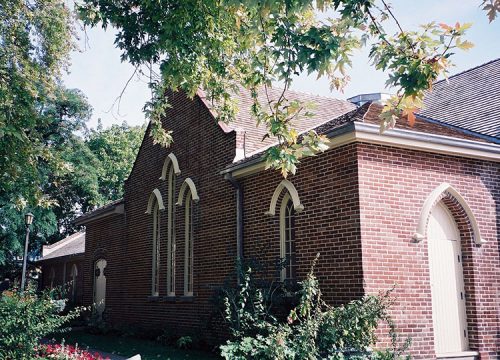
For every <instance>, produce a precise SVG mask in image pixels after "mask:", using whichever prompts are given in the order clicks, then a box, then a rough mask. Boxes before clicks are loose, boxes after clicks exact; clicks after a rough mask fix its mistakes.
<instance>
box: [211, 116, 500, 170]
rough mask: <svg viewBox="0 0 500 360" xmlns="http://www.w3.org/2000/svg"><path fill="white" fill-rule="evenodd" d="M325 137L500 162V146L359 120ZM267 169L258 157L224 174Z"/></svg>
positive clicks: (340, 142)
mask: <svg viewBox="0 0 500 360" xmlns="http://www.w3.org/2000/svg"><path fill="white" fill-rule="evenodd" d="M325 135H326V136H327V137H328V138H330V146H329V148H330V149H333V148H336V147H339V146H342V145H346V144H349V143H353V142H359V143H368V144H378V145H385V146H392V147H397V148H403V149H413V150H418V151H423V152H428V153H437V154H445V155H452V156H460V157H463V158H471V159H480V160H485V161H493V162H500V144H492V143H485V142H480V141H474V140H467V139H460V138H455V137H451V136H445V135H436V134H429V133H423V132H418V131H414V130H404V129H392V130H387V131H385V132H384V133H383V134H381V133H380V127H379V126H378V125H374V124H367V123H363V122H358V121H355V122H350V123H347V124H345V125H342V126H340V127H338V128H335V129H333V130H331V131H329V132H325ZM264 168H265V163H264V158H263V156H258V157H255V158H251V159H249V160H248V161H246V162H245V161H244V162H240V163H236V164H234V165H233V166H230V167H228V168H226V169H225V170H223V171H221V174H222V175H225V176H230V177H234V178H241V177H245V176H247V175H250V174H255V173H257V172H259V171H262V170H264Z"/></svg>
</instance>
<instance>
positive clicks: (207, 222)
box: [77, 60, 500, 359]
mask: <svg viewBox="0 0 500 360" xmlns="http://www.w3.org/2000/svg"><path fill="white" fill-rule="evenodd" d="M499 80H500V60H496V61H492V62H490V63H487V64H484V65H482V66H479V67H477V68H474V69H470V70H468V71H466V72H464V73H461V74H458V75H455V76H453V77H451V78H450V80H449V82H438V83H436V84H435V87H434V91H433V92H432V93H430V94H429V95H428V96H427V98H426V105H427V107H426V109H425V110H423V111H422V112H421V113H419V114H418V116H417V121H416V123H415V124H414V125H413V126H409V125H408V124H406V123H405V121H403V120H401V121H400V122H399V123H398V125H397V127H396V129H394V130H390V131H387V132H385V133H384V134H380V133H379V125H378V114H379V113H380V111H381V106H380V105H377V104H375V103H366V104H364V105H361V106H356V105H354V104H353V103H350V102H346V101H341V100H336V99H330V98H325V97H317V96H312V95H308V94H300V93H293V92H292V93H290V97H292V98H294V97H295V98H298V99H301V100H312V101H315V102H316V103H317V109H316V110H315V116H314V117H312V118H310V119H307V120H306V121H304V122H303V123H302V124H300V126H299V130H300V131H307V130H309V129H315V130H316V131H317V132H318V133H320V134H325V135H327V136H328V137H329V138H330V140H331V144H330V147H329V150H327V151H326V152H324V153H322V154H320V155H319V156H316V157H310V158H305V159H304V160H303V161H302V162H301V164H300V166H299V170H298V172H297V174H296V175H293V176H289V177H288V178H287V179H286V180H285V179H283V178H282V177H281V175H280V174H279V173H277V172H273V171H269V170H267V171H266V170H264V167H265V164H264V160H263V156H262V155H263V152H264V150H265V149H266V148H268V147H269V146H271V145H273V141H274V140H273V139H269V138H268V139H266V140H264V141H262V138H263V135H264V134H265V129H263V128H261V127H255V123H254V121H253V120H252V119H251V118H250V109H249V106H250V95H249V94H247V93H245V92H243V91H242V92H240V93H239V94H238V95H237V96H238V97H239V106H240V111H239V114H238V115H237V118H236V120H235V121H234V122H233V123H231V124H230V125H225V124H221V123H219V124H218V123H217V122H216V121H215V117H214V115H213V113H212V111H211V109H210V104H209V102H208V101H207V100H206V98H205V97H204V94H203V93H202V92H199V93H198V94H197V95H196V96H195V97H194V98H193V99H189V98H187V97H186V96H185V95H184V94H182V93H175V94H171V95H170V96H169V101H170V103H171V104H172V108H171V109H169V110H168V111H167V114H166V116H165V118H164V119H163V126H164V128H166V129H169V130H173V136H174V139H175V142H174V143H173V144H172V146H170V147H169V148H168V149H165V148H162V147H161V146H159V145H154V144H153V141H152V139H151V137H150V136H149V129H148V130H147V132H146V136H145V137H144V140H143V143H142V146H141V148H140V150H139V153H138V155H137V159H136V161H135V164H134V167H133V170H132V172H131V174H130V177H129V178H128V180H127V181H126V184H125V196H124V198H123V200H120V201H117V202H115V203H112V204H109V205H107V206H105V207H103V208H100V209H98V210H96V211H94V212H91V213H88V214H84V215H83V216H81V217H80V218H79V219H77V223H78V224H82V225H85V227H86V240H85V241H86V251H85V258H84V264H83V274H84V283H83V288H84V289H85V291H84V302H85V303H86V304H89V303H92V302H98V303H100V304H102V305H101V306H100V308H99V311H100V312H101V313H102V315H103V316H104V317H105V318H106V319H107V321H109V322H110V323H112V324H115V325H123V324H127V325H136V326H141V327H153V328H155V327H156V328H160V329H164V328H167V327H169V328H171V329H173V330H174V331H178V332H179V333H180V334H181V333H183V332H192V331H196V329H206V327H209V326H210V324H212V323H213V321H212V320H213V319H212V314H213V305H212V302H211V297H212V296H213V292H214V290H213V289H214V287H216V286H218V285H220V284H221V283H222V282H223V281H224V280H225V279H226V278H227V276H228V274H230V273H231V272H232V270H233V268H234V263H235V259H236V258H242V259H243V258H245V259H248V258H258V259H261V260H267V261H268V262H269V263H273V262H274V263H276V262H278V261H279V260H280V259H285V267H284V268H283V269H282V270H276V271H275V272H274V276H275V278H276V279H277V280H286V279H299V280H300V279H301V278H303V277H304V275H305V274H306V272H307V271H308V270H309V268H310V265H311V263H312V261H313V259H314V257H315V256H316V254H317V253H320V254H321V255H320V258H319V262H318V265H317V268H316V273H317V276H318V278H319V281H320V285H321V288H322V290H323V291H324V294H325V297H326V299H327V301H328V302H330V303H334V304H338V303H342V302H345V301H348V300H351V299H354V298H359V297H360V296H362V295H363V294H367V293H376V292H378V291H381V290H387V289H389V288H391V287H392V286H393V285H394V284H397V286H396V289H395V291H394V295H395V296H396V298H397V301H396V303H395V304H394V306H393V307H392V309H391V312H392V315H393V317H394V319H395V321H396V323H397V324H398V327H399V329H400V331H401V332H402V333H403V335H409V336H411V337H412V347H411V352H412V354H413V355H414V356H415V358H417V359H430V358H436V357H438V358H454V359H474V358H478V359H479V358H480V359H496V358H498V356H499V354H500V352H499V351H500V345H499V341H500V340H499V337H498V334H499V333H500V320H499V314H500V309H499V300H498V298H499V294H500V252H499V249H500V243H499V241H498V239H499V234H500V217H499V214H500V164H499V162H500V110H499V109H500V107H499V106H498V105H499V104H500V87H499V85H498V83H499ZM270 96H276V94H275V93H274V92H272V93H271V94H270Z"/></svg>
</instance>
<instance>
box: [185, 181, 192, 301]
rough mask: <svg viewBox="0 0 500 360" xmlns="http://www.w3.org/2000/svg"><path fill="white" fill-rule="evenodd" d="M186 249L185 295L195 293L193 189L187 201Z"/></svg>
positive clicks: (188, 194) (189, 192)
mask: <svg viewBox="0 0 500 360" xmlns="http://www.w3.org/2000/svg"><path fill="white" fill-rule="evenodd" d="M184 216H185V220H184V221H185V229H184V238H185V249H184V295H185V296H192V295H193V240H194V228H193V195H192V193H191V190H189V191H188V193H187V195H186V203H185V213H184Z"/></svg>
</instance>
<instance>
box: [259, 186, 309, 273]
mask: <svg viewBox="0 0 500 360" xmlns="http://www.w3.org/2000/svg"><path fill="white" fill-rule="evenodd" d="M283 191H286V193H285V195H284V196H283V199H282V200H281V206H280V209H279V215H280V257H281V260H282V261H284V267H283V269H281V272H280V278H281V280H282V281H284V280H287V279H292V278H293V277H294V276H295V265H296V264H295V216H296V214H297V213H300V212H302V211H303V210H304V205H302V203H301V201H300V197H299V192H298V191H297V189H296V188H295V186H294V185H293V184H292V183H291V182H290V181H289V180H281V182H280V183H279V185H278V186H277V187H276V189H275V190H274V193H273V196H272V197H271V203H270V204H269V210H268V211H267V212H266V214H267V215H270V216H274V215H275V214H276V206H277V204H278V200H279V197H280V195H281V193H282V192H283Z"/></svg>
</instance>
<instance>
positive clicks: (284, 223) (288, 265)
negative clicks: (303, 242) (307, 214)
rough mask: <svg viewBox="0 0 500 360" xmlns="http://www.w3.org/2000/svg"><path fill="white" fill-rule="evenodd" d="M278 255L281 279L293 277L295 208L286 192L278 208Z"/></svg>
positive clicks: (294, 263) (294, 266)
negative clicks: (280, 261)
mask: <svg viewBox="0 0 500 360" xmlns="http://www.w3.org/2000/svg"><path fill="white" fill-rule="evenodd" d="M280 256H281V260H282V261H283V268H282V269H281V280H282V281H284V280H290V279H294V278H295V268H296V260H295V210H294V205H293V201H292V198H291V197H290V194H289V193H286V194H285V196H284V197H283V200H282V202H281V209H280Z"/></svg>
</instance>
